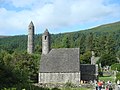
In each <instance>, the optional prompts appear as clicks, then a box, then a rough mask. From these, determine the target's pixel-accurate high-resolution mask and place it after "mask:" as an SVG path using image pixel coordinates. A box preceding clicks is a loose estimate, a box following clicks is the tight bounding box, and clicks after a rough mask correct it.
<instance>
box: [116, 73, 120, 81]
mask: <svg viewBox="0 0 120 90" xmlns="http://www.w3.org/2000/svg"><path fill="white" fill-rule="evenodd" d="M117 80H120V72H118V73H117V74H116V81H117Z"/></svg>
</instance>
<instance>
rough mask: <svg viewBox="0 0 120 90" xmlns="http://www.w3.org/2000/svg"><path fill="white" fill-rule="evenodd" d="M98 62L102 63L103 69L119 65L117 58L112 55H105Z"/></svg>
mask: <svg viewBox="0 0 120 90" xmlns="http://www.w3.org/2000/svg"><path fill="white" fill-rule="evenodd" d="M98 62H99V63H101V66H102V67H103V66H107V65H108V66H111V65H112V64H115V63H118V61H117V59H116V57H115V56H113V55H111V54H103V55H102V56H101V58H100V59H99V61H98Z"/></svg>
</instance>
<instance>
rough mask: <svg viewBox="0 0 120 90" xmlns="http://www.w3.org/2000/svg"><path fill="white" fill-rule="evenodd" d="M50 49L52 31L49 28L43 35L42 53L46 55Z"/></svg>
mask: <svg viewBox="0 0 120 90" xmlns="http://www.w3.org/2000/svg"><path fill="white" fill-rule="evenodd" d="M49 51H50V33H49V31H48V29H46V30H45V32H44V33H43V35H42V54H44V55H46V54H48V53H49Z"/></svg>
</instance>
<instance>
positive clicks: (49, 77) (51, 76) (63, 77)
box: [39, 72, 80, 84]
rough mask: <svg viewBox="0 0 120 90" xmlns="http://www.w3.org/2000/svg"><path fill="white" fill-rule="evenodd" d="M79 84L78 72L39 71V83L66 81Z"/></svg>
mask: <svg viewBox="0 0 120 90" xmlns="http://www.w3.org/2000/svg"><path fill="white" fill-rule="evenodd" d="M66 82H71V83H74V84H80V73H79V72H77V73H39V83H66Z"/></svg>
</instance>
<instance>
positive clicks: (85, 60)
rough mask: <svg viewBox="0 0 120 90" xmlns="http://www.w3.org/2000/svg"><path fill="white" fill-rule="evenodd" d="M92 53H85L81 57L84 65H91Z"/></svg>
mask: <svg viewBox="0 0 120 90" xmlns="http://www.w3.org/2000/svg"><path fill="white" fill-rule="evenodd" d="M91 56H92V55H91V52H90V51H87V52H85V53H84V54H83V55H80V62H81V63H82V64H90V62H91V60H90V59H91Z"/></svg>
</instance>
